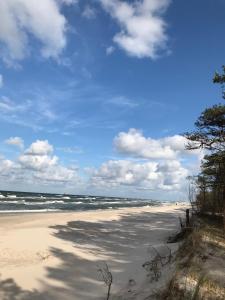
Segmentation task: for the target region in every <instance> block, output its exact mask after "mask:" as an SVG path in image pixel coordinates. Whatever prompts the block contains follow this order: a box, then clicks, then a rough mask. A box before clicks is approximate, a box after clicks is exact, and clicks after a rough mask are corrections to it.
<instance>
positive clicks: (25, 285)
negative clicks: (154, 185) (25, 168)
mask: <svg viewBox="0 0 225 300" xmlns="http://www.w3.org/2000/svg"><path fill="white" fill-rule="evenodd" d="M184 208H185V207H184V206H175V205H164V206H160V207H145V208H125V209H118V210H99V211H92V212H75V213H45V214H43V213H41V214H40V213H39V214H30V213H26V214H14V215H1V216H0V274H1V280H0V299H4V300H13V299H15V300H21V299H23V300H25V299H26V300H29V299H30V300H43V299H45V300H50V299H51V300H72V299H73V300H74V299H78V300H89V299H98V300H100V299H105V294H106V287H105V286H104V284H103V283H102V282H101V281H100V280H99V274H98V272H97V269H98V266H99V265H100V266H101V265H102V264H103V262H104V261H105V262H107V264H108V266H109V268H110V270H111V271H112V274H113V285H112V292H113V294H114V293H117V294H118V293H119V294H121V293H122V294H124V293H126V292H128V290H129V293H130V294H129V295H132V297H130V296H129V297H130V298H129V297H128V296H126V297H125V298H124V299H128V298H129V299H138V300H141V299H142V296H141V294H139V296H137V295H136V294H138V293H139V292H138V291H139V290H140V289H142V290H143V291H144V288H143V287H144V283H145V282H146V271H145V270H144V268H143V267H142V264H143V263H144V262H145V261H146V260H148V258H149V254H148V249H149V247H150V245H157V244H162V243H165V242H166V240H167V238H168V236H169V235H171V234H172V233H173V232H174V231H176V230H177V229H178V227H179V220H178V217H179V215H180V214H182V213H183V211H184ZM129 279H133V280H134V282H135V284H133V286H132V287H130V286H128V281H129ZM143 294H144V292H143ZM135 295H136V296H135ZM143 297H144V296H143ZM113 299H114V298H113ZM115 299H116V298H115ZM121 299H122V298H121Z"/></svg>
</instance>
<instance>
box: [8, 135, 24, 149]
mask: <svg viewBox="0 0 225 300" xmlns="http://www.w3.org/2000/svg"><path fill="white" fill-rule="evenodd" d="M5 143H6V144H8V145H13V146H17V147H19V148H20V149H23V147H24V142H23V139H21V138H20V137H18V136H15V137H10V138H9V139H7V140H6V141H5Z"/></svg>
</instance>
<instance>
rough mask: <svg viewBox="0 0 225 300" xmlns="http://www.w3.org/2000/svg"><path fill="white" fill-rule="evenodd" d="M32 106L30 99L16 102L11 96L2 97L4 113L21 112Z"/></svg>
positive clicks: (0, 100)
mask: <svg viewBox="0 0 225 300" xmlns="http://www.w3.org/2000/svg"><path fill="white" fill-rule="evenodd" d="M30 106H31V102H30V101H26V102H24V103H22V104H16V103H15V102H14V101H12V100H11V99H10V98H8V97H5V96H2V97H1V99H0V112H2V113H5V114H7V113H10V114H11V113H21V112H25V111H27V110H28V109H29V108H30Z"/></svg>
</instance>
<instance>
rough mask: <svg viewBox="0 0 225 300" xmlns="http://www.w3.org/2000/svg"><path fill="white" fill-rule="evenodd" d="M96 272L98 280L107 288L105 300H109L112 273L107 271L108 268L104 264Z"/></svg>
mask: <svg viewBox="0 0 225 300" xmlns="http://www.w3.org/2000/svg"><path fill="white" fill-rule="evenodd" d="M98 272H99V274H100V279H101V280H102V281H103V282H104V283H105V285H106V286H107V297H106V300H109V297H110V291H111V285H112V282H113V276H112V273H111V272H110V270H109V267H108V265H107V264H106V263H104V265H103V266H101V267H99V268H98Z"/></svg>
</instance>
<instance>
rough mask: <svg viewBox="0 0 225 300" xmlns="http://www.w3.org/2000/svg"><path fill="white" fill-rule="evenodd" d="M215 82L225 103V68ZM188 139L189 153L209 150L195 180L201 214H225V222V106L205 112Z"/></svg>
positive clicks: (215, 77)
mask: <svg viewBox="0 0 225 300" xmlns="http://www.w3.org/2000/svg"><path fill="white" fill-rule="evenodd" d="M213 82H214V83H215V84H219V85H220V86H221V88H222V98H223V99H224V100H225V89H224V85H225V66H223V67H222V72H221V74H219V73H216V74H215V76H214V78H213ZM184 135H185V137H186V138H187V139H188V144H187V145H186V148H187V149H188V150H194V149H204V150H205V156H204V159H203V160H202V162H201V171H200V173H199V174H198V175H197V176H196V177H194V178H192V182H193V179H194V180H195V183H196V185H197V194H196V199H195V201H196V205H197V207H198V209H199V210H200V211H201V212H204V213H205V212H207V213H208V212H209V213H211V214H223V215H224V219H225V105H224V104H221V103H219V104H217V105H214V106H212V107H210V108H207V109H205V110H204V111H203V112H202V113H201V115H200V116H199V118H198V119H197V121H196V122H195V130H194V131H192V132H188V133H185V134H184Z"/></svg>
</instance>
